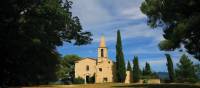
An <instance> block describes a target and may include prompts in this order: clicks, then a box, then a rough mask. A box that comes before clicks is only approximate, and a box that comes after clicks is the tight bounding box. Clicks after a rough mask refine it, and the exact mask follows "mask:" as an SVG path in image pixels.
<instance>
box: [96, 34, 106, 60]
mask: <svg viewBox="0 0 200 88" xmlns="http://www.w3.org/2000/svg"><path fill="white" fill-rule="evenodd" d="M107 58H108V50H107V47H106V43H105V37H104V36H101V40H100V44H99V48H98V62H99V61H103V60H106V59H107Z"/></svg>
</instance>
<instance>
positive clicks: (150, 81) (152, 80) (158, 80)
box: [144, 79, 160, 84]
mask: <svg viewBox="0 0 200 88" xmlns="http://www.w3.org/2000/svg"><path fill="white" fill-rule="evenodd" d="M144 80H146V81H147V83H148V84H159V83H160V79H144Z"/></svg>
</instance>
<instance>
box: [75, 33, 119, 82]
mask: <svg viewBox="0 0 200 88" xmlns="http://www.w3.org/2000/svg"><path fill="white" fill-rule="evenodd" d="M97 51H98V55H97V56H98V57H97V59H94V58H83V59H81V60H78V61H76V63H75V77H76V78H78V77H81V78H83V79H85V83H87V81H88V79H89V78H90V77H95V83H105V82H114V81H115V79H116V78H115V77H116V76H115V70H116V69H115V62H113V61H112V60H110V59H109V58H108V48H107V47H106V43H105V38H104V36H102V37H101V40H100V44H99V47H98V49H97Z"/></svg>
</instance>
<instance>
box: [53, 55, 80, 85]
mask: <svg viewBox="0 0 200 88" xmlns="http://www.w3.org/2000/svg"><path fill="white" fill-rule="evenodd" d="M79 59H80V57H79V56H77V55H73V54H72V55H65V56H64V57H63V58H62V59H61V60H60V64H59V68H58V71H57V76H58V79H60V80H61V81H63V82H65V81H67V82H68V81H71V82H73V79H74V77H75V72H74V66H75V61H77V60H79Z"/></svg>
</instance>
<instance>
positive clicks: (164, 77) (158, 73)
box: [156, 72, 169, 79]
mask: <svg viewBox="0 0 200 88" xmlns="http://www.w3.org/2000/svg"><path fill="white" fill-rule="evenodd" d="M156 74H157V75H158V77H159V78H160V79H169V76H168V73H167V72H157V73H156Z"/></svg>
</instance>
